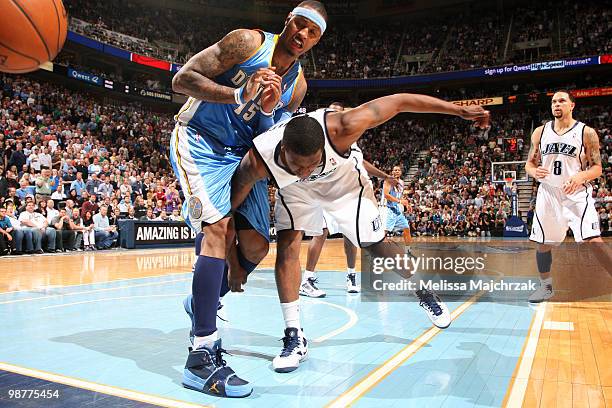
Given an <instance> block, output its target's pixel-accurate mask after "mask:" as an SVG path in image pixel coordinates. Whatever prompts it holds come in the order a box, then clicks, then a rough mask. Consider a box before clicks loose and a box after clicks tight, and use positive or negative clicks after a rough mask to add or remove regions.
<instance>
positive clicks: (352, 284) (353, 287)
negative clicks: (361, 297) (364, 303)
mask: <svg viewBox="0 0 612 408" xmlns="http://www.w3.org/2000/svg"><path fill="white" fill-rule="evenodd" d="M360 290H361V289H360V288H359V285H357V282H356V277H355V274H354V273H347V274H346V291H347V292H348V293H359V291H360Z"/></svg>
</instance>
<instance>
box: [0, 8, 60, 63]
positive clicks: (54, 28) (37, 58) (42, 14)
mask: <svg viewBox="0 0 612 408" xmlns="http://www.w3.org/2000/svg"><path fill="white" fill-rule="evenodd" d="M67 30H68V16H67V13H66V9H65V8H64V4H62V0H0V71H2V72H10V73H23V72H30V71H35V70H37V69H38V66H39V65H41V64H42V63H44V62H47V61H51V60H53V58H55V56H56V55H57V54H58V53H59V52H60V50H61V49H62V46H63V45H64V41H65V40H66V32H67Z"/></svg>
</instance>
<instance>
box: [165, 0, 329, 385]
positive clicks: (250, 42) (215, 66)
mask: <svg viewBox="0 0 612 408" xmlns="http://www.w3.org/2000/svg"><path fill="white" fill-rule="evenodd" d="M326 20H327V13H326V11H325V7H324V6H323V5H322V4H321V3H319V2H318V1H312V0H307V1H303V2H302V3H300V4H299V5H298V6H297V7H296V8H295V9H294V10H293V11H292V12H291V13H290V14H289V15H288V17H287V19H286V21H285V27H284V29H283V31H282V33H281V34H278V35H277V34H270V33H266V32H262V31H259V30H247V29H239V30H235V31H232V32H230V33H229V34H227V35H226V36H225V37H224V38H222V39H221V40H220V41H219V42H217V43H216V44H214V45H212V46H210V47H208V48H206V49H205V50H203V51H201V52H200V53H198V54H196V55H195V56H193V57H192V58H191V59H190V60H189V61H188V62H187V63H186V64H185V66H184V67H183V68H181V70H180V71H179V72H178V73H177V74H176V76H175V77H174V79H173V81H172V86H173V90H174V91H176V92H180V93H183V94H185V95H188V96H189V99H188V100H187V102H186V103H185V105H184V106H183V107H182V108H181V110H180V111H179V113H178V114H177V115H176V117H175V119H176V122H177V124H176V127H175V129H174V131H173V133H172V137H171V146H170V155H171V156H170V159H171V162H172V166H173V169H174V172H175V174H176V176H177V178H178V180H179V181H180V183H181V187H182V190H183V192H184V194H185V203H184V205H183V216H184V218H185V221H186V222H187V223H188V224H189V225H190V226H191V227H192V228H193V229H194V230H196V231H197V232H198V239H197V240H196V254H197V255H198V256H197V261H196V263H195V267H194V277H193V284H192V294H193V297H191V296H190V297H188V298H187V299H185V302H184V306H185V310H186V311H187V313H188V314H189V315H190V317H191V319H192V330H191V331H192V334H193V348H192V349H190V353H189V356H188V358H187V363H186V365H185V369H184V371H183V385H184V386H185V387H187V388H191V389H194V390H197V391H200V392H203V393H206V394H210V395H214V396H221V397H246V396H248V395H250V393H251V392H252V387H251V385H250V384H249V383H248V382H247V381H245V380H243V379H241V378H239V377H238V376H237V375H236V374H235V373H234V371H233V370H232V369H231V368H229V367H228V366H227V365H226V363H225V360H224V359H223V358H222V353H223V349H222V348H221V340H220V339H219V338H218V335H217V326H216V313H217V306H218V304H219V297H220V295H224V294H225V293H227V292H228V291H229V290H230V289H231V290H233V291H242V289H241V285H242V284H244V283H246V275H247V274H248V273H249V272H251V271H252V270H253V269H255V267H256V266H257V264H258V263H259V262H260V261H261V259H263V257H264V256H265V255H266V254H267V252H268V241H269V235H268V234H269V202H268V189H267V182H266V181H265V180H264V181H262V182H260V183H258V184H257V186H255V187H254V188H253V190H252V191H251V194H250V195H249V196H248V198H247V199H246V200H245V201H244V204H243V205H242V206H241V207H240V208H239V209H237V211H236V213H235V214H234V218H233V219H232V217H231V212H230V210H231V205H230V187H231V179H232V175H233V174H234V172H235V170H236V168H237V167H238V164H239V163H240V161H241V159H242V157H243V156H244V155H245V154H246V153H247V151H248V150H249V149H250V148H251V147H252V146H253V142H252V140H253V138H254V137H255V136H257V135H258V134H260V133H262V132H264V131H265V130H267V129H268V128H270V127H271V126H272V125H274V124H275V123H277V122H280V121H283V120H284V119H288V118H289V117H290V116H291V114H292V112H294V111H295V110H296V109H297V108H298V107H299V105H300V103H301V102H302V99H303V98H304V95H305V94H306V80H305V79H304V75H303V72H302V69H301V67H300V64H299V62H298V58H299V57H300V56H301V55H302V54H304V53H305V52H307V51H308V50H310V49H311V48H312V47H313V46H314V45H315V44H317V43H318V42H319V40H320V39H321V36H322V35H323V32H324V31H325V28H326V24H327V23H326ZM235 231H236V232H235ZM236 235H237V238H238V245H236ZM240 242H248V243H249V245H248V248H246V246H241V245H240ZM226 259H227V264H228V266H229V271H228V270H227V269H225V266H226ZM224 270H225V271H224Z"/></svg>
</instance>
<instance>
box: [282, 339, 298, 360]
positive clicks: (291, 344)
mask: <svg viewBox="0 0 612 408" xmlns="http://www.w3.org/2000/svg"><path fill="white" fill-rule="evenodd" d="M281 340H282V341H283V350H282V351H281V353H280V355H281V357H287V356H289V355H291V353H292V352H293V350H294V349H295V348H296V347H299V346H300V336H297V335H296V336H293V337H291V336H285V337H283V338H282V339H281Z"/></svg>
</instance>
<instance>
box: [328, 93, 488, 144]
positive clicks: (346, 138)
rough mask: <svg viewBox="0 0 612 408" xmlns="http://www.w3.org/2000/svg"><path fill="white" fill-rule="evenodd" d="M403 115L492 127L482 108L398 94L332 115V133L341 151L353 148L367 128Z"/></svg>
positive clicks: (329, 125) (424, 96)
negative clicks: (437, 115)
mask: <svg viewBox="0 0 612 408" xmlns="http://www.w3.org/2000/svg"><path fill="white" fill-rule="evenodd" d="M401 112H413V113H441V114H446V115H455V116H460V117H462V118H464V119H468V120H473V121H475V122H476V124H477V125H478V126H480V127H486V126H488V124H489V112H488V111H486V110H484V109H483V108H482V107H480V106H470V107H464V106H458V105H455V104H453V103H450V102H446V101H443V100H442V99H438V98H434V97H431V96H427V95H419V94H395V95H389V96H384V97H382V98H378V99H374V100H373V101H370V102H367V103H364V104H363V105H360V106H358V107H356V108H355V109H350V110H347V111H342V112H335V113H332V114H330V115H329V116H330V122H328V130H329V131H330V134H331V135H332V137H334V139H335V140H334V143H335V144H337V145H338V147H339V148H340V147H341V146H343V145H344V144H345V143H348V146H350V145H351V144H352V143H354V142H356V141H357V140H358V139H359V137H360V136H361V135H362V134H363V132H365V131H366V130H367V129H370V128H373V127H376V126H378V125H381V124H383V123H385V122H387V121H388V120H390V119H391V118H393V117H394V116H395V115H397V114H398V113H401ZM339 142H341V143H339ZM349 142H350V143H349Z"/></svg>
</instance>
